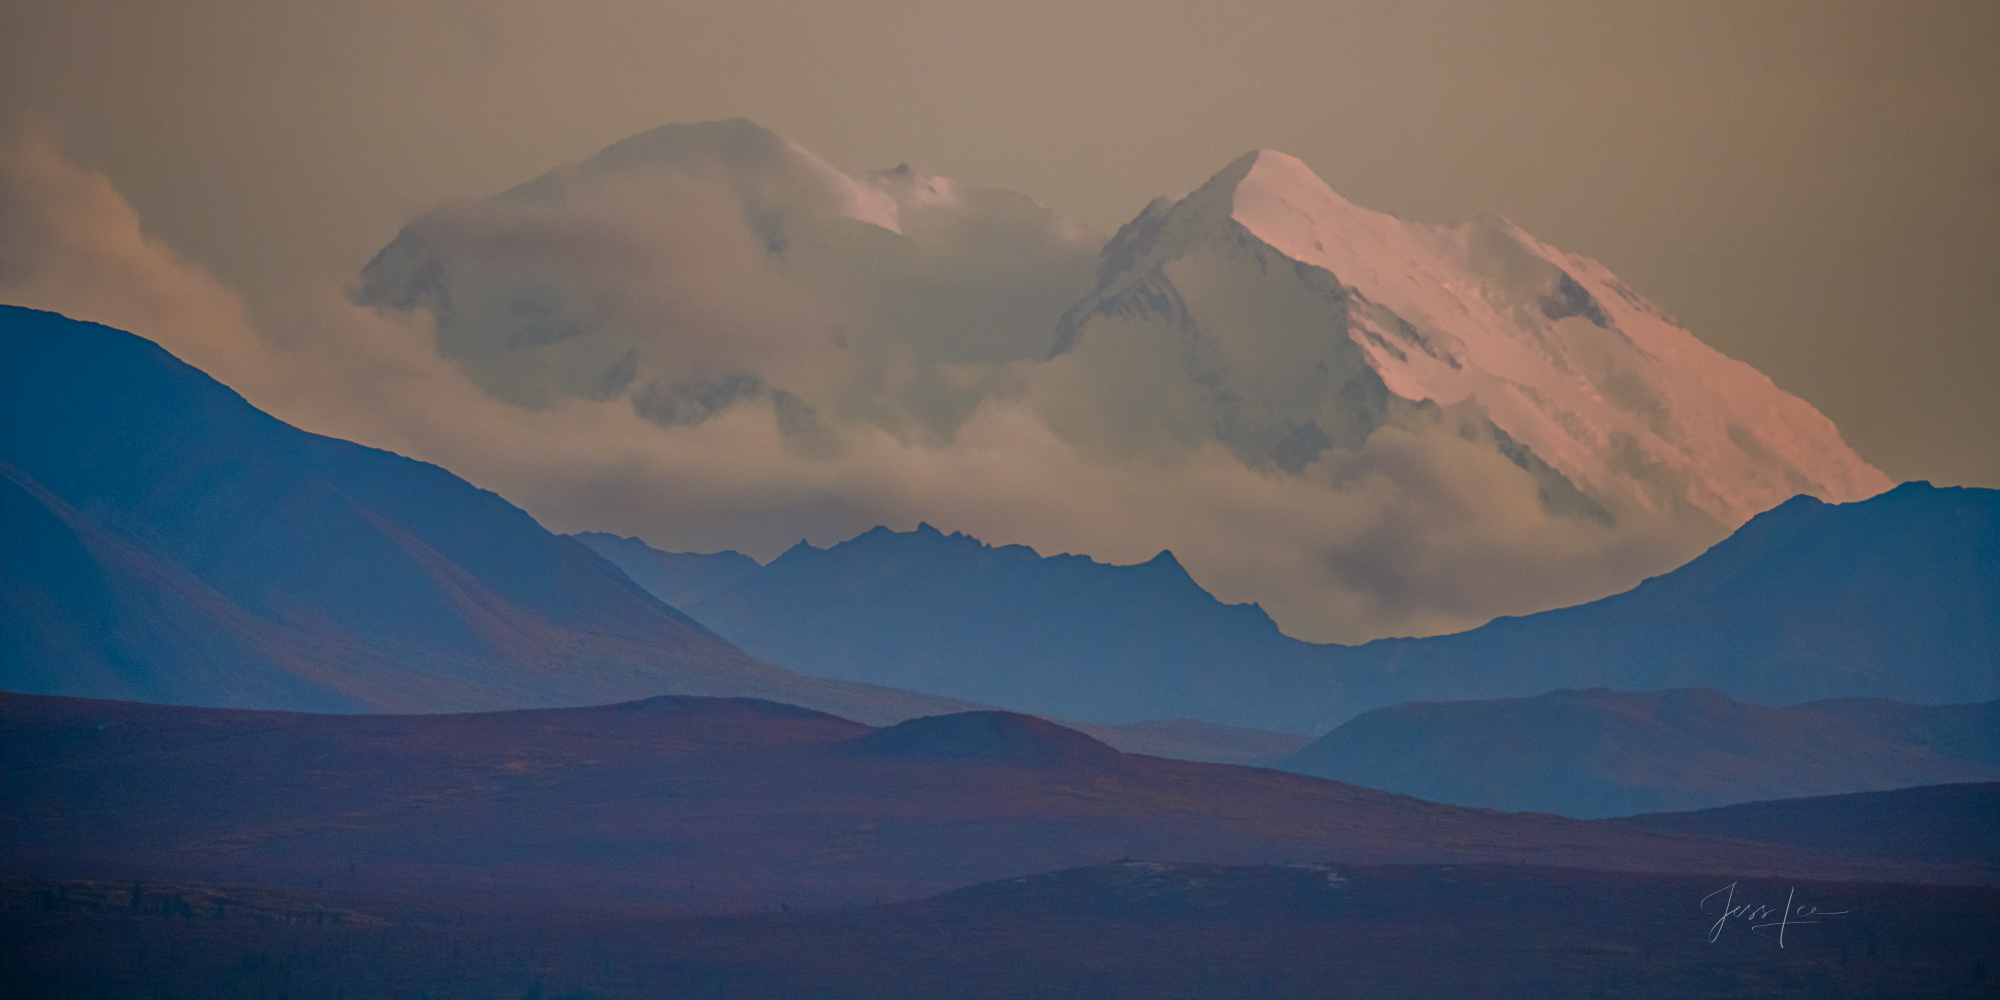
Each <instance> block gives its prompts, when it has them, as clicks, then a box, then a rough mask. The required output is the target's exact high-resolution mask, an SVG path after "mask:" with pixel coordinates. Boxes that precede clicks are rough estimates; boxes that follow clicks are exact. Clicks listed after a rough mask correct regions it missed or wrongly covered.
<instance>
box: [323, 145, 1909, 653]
mask: <svg viewBox="0 0 2000 1000" xmlns="http://www.w3.org/2000/svg"><path fill="white" fill-rule="evenodd" d="M356 298H357V300H358V301H359V302H361V303H363V304H368V305H374V306H377V307H385V308H393V309H418V308H422V309H425V310H427V311H428V312H429V313H430V314H431V315H432V316H434V317H435V320H436V338H437V344H438V348H439V350H440V352H441V353H442V354H443V355H444V356H445V357H447V358H450V359H452V360H454V361H456V362H457V363H458V364H459V365H461V366H462V367H463V369H464V371H465V372H466V373H467V375H468V376H469V377H470V378H471V379H472V380H473V381H474V382H475V383H476V384H478V385H479V386H480V387H481V388H482V389H483V390H484V391H486V392H487V393H488V394H490V395H491V396H493V397H495V398H497V399H501V400H506V401H509V402H512V403H516V404H519V405H520V406H522V407H524V408H526V409H530V410H536V409H543V408H548V407H552V406H556V405H558V404H563V403H565V402H575V401H584V403H585V404H597V405H603V404H608V405H609V406H611V407H613V408H618V409H624V408H629V411H628V412H626V413H623V414H620V416H621V417H624V418H627V420H628V423H627V425H626V427H627V429H626V430H625V431H622V432H619V437H618V439H617V440H616V441H615V442H611V441H599V440H596V439H593V441H592V442H591V443H588V444H583V445H580V446H579V448H578V450H579V451H580V452H581V451H593V450H598V448H599V445H603V447H604V448H605V449H608V450H609V451H610V452H620V451H623V452H626V453H629V454H636V453H639V452H642V451H643V452H645V453H646V454H648V455H650V456H653V458H651V459H649V461H655V460H656V461H659V462H664V463H667V464H668V465H669V466H670V467H671V474H670V475H667V476H663V477H660V478H657V479H655V480H653V484H654V485H652V486H651V487H649V488H644V489H642V488H639V487H636V486H633V485H630V484H627V485H615V482H617V481H619V478H618V477H619V476H620V475H622V473H620V472H618V471H617V469H615V468H613V469H607V470H604V471H601V472H600V473H597V475H598V476H599V478H601V479H602V480H603V481H604V483H605V486H604V488H602V489H595V488H594V489H592V490H589V491H580V492H579V493H578V494H577V495H578V497H580V499H577V500H575V501H574V503H576V504H577V505H579V509H577V510H558V509H553V508H551V507H548V506H541V505H537V504H536V503H534V502H532V501H526V500H525V499H524V502H528V503H529V505H530V506H531V507H534V508H535V509H536V513H537V514H538V516H549V517H553V518H554V519H556V520H559V521H561V522H563V523H565V524H567V525H569V526H573V527H578V528H601V529H616V530H617V532H618V533H619V534H621V535H643V536H644V537H646V539H647V540H648V541H649V542H651V543H653V544H656V545H659V546H661V547H663V548H671V549H689V548H704V549H713V548H738V549H742V550H744V551H746V552H749V553H751V554H752V555H754V556H756V557H758V558H760V559H768V558H771V557H775V556H776V555H777V554H778V553H779V552H781V551H783V549H784V547H785V546H786V545H789V544H790V543H791V542H792V541H795V540H796V539H798V538H799V537H800V536H801V535H811V536H812V537H813V538H814V539H815V540H816V541H819V542H822V543H825V542H832V541H837V540H839V539H841V538H846V537H852V536H853V535H855V534H858V533H860V532H862V531H866V530H867V529H869V528H871V527H874V526H876V525H882V524H888V525H894V526H899V527H902V526H909V525H913V524H914V523H915V522H916V521H918V520H920V519H921V520H928V521H931V522H933V523H938V524H941V525H944V526H945V527H947V528H949V529H953V530H965V531H968V532H971V533H974V534H977V535H979V536H981V537H985V538H991V539H994V540H995V541H1000V542H1011V543H1020V544H1027V545H1030V546H1033V547H1035V548H1036V549H1037V550H1038V551H1042V552H1077V553H1088V554H1090V555H1093V556H1096V557H1099V558H1102V559H1105V560H1107V561H1112V562H1133V561H1140V560H1143V559H1145V558H1147V557H1149V556H1150V555H1152V554H1153V553H1156V552H1159V551H1160V550H1162V549H1171V550H1173V551H1174V552H1175V553H1176V555H1177V556H1178V557H1179V558H1180V559H1181V560H1182V562H1183V565H1185V566H1186V568H1187V570H1188V571H1189V572H1190V573H1191V574H1193V576H1194V577H1195V579H1197V580H1198V581H1200V582H1201V583H1202V585H1203V586H1204V587H1207V588H1209V589H1210V590H1211V591H1213V592H1214V593H1215V594H1216V595H1217V596H1218V597H1220V598H1222V599H1224V600H1226V601H1230V602H1248V601H1256V602H1258V603H1260V604H1261V605H1262V606H1263V607H1264V608H1265V609H1266V610H1267V611H1269V612H1270V614H1271V615H1272V617H1273V618H1274V619H1275V620H1276V621H1277V622H1278V623H1279V624H1280V625H1281V626H1282V627H1283V628H1284V629H1285V630H1286V631H1287V632H1288V633H1289V634H1293V635H1296V636H1299V637H1302V638H1308V639H1313V640H1316V641H1339V642H1355V641H1362V640H1366V639H1371V638H1379V637H1385V636H1395V635H1428V634H1436V633H1440V632H1450V631H1457V630H1462V629H1466V628H1471V627H1474V626H1476V625H1478V624H1480V623H1482V622H1485V621H1487V620H1490V619H1491V618H1493V617H1495V616H1499V615H1519V614H1529V613H1533V612H1536V611H1541V610H1546V609H1548V608H1553V607H1560V606H1563V605H1568V604H1576V603H1580V602H1583V601H1588V600H1592V599H1595V598H1598V597H1602V596H1605V595H1607V594H1611V593H1615V592H1618V591H1620V590H1623V589H1626V588H1628V587H1630V586H1632V585H1634V584H1636V583H1637V582H1638V581H1639V580H1641V579H1643V578H1645V577H1647V576H1652V575H1656V574H1659V573H1662V572H1665V571H1666V570H1668V569H1671V568H1672V567H1674V566H1675V565H1677V564H1679V563H1680V562H1682V561H1684V560H1686V559H1688V558H1690V557H1692V556H1693V555H1695V554H1696V553H1698V552H1700V551H1701V550H1702V549H1703V548H1705V547H1706V546H1708V545H1710V544H1712V543H1714V542H1716V541H1718V540H1719V539H1721V538H1723V537H1724V536H1726V535H1727V534H1728V533H1729V531H1730V530H1731V529H1733V528H1735V527H1737V526H1738V525H1741V524H1742V523H1743V522H1744V521H1746V520H1747V519H1748V518H1750V517H1751V516H1752V515H1754V514H1756V513H1758V512H1759V511H1762V510H1767V509H1770V508H1771V507H1774V506H1776V505H1777V504H1779V503H1781V502H1782V501H1784V500H1785V499H1787V498H1789V497H1791V496H1793V495H1796V494H1800V493H1809V494H1812V495H1814V496H1817V497H1819V498H1821V499H1824V500H1828V501H1834V502H1845V501H1852V500H1858V499H1862V498H1865V497H1867V496H1871V495H1873V494H1875V493H1878V492H1881V491H1882V490H1884V489H1886V488H1887V487H1888V486H1889V485H1890V483H1889V481H1888V480H1887V478H1886V477H1884V476H1883V475H1882V474H1881V473H1880V472H1878V471H1876V470H1875V469H1874V468H1872V467H1871V466H1869V465H1868V464H1867V463H1866V462H1865V461H1863V460H1862V459H1861V458H1860V457H1859V456H1857V455H1856V454H1855V453H1854V452H1853V450H1852V449H1850V448H1849V447H1848V446H1847V445H1846V444H1845V443H1844V442H1843V441H1842V440H1841V437H1840V434H1839V432H1838V431H1837V430H1836V429H1835V428H1834V427H1833V425H1832V423H1831V422H1829V421H1828V420H1827V419H1826V418H1825V417H1823V416H1822V415H1820V414H1819V413H1818V412H1817V411H1816V410H1814V409H1813V408H1812V406H1811V405H1809V404H1807V403H1806V402H1804V401H1802V400H1800V399H1797V398H1795V397H1793V396H1791V395H1789V394H1787V393H1785V392H1784V391H1782V390H1780V389H1779V388H1777V387H1776V386H1775V385H1773V384H1772V383H1771V381H1770V380H1769V379H1767V378H1765V377H1764V376H1763V375H1761V374H1759V373H1758V372H1757V371H1755V370H1754V369H1752V368H1751V367H1749V366H1748V365H1745V364H1742V363H1740V362H1737V361H1733V360H1731V359H1729V358H1727V357H1724V356H1723V355H1722V354H1720V353H1718V352H1716V351H1714V350H1713V349H1711V348H1709V347H1707V346H1706V345H1704V344H1702V343H1701V342H1700V341H1699V340H1697V339H1696V338H1695V337H1694V336H1693V334H1691V333H1689V332H1688V331H1687V330H1685V329H1682V328H1681V327H1679V326H1678V325H1676V324H1675V323H1674V322H1673V321H1672V320H1671V319H1669V318H1668V317H1667V316H1665V315H1664V314H1663V313H1662V312H1661V311H1660V310H1658V309H1657V308H1655V307H1653V306H1651V305H1649V304H1648V303H1646V301H1645V300H1644V299H1642V298H1640V297H1639V296H1638V295H1637V294H1636V293H1635V292H1633V291H1632V290H1631V289H1629V288H1627V287H1626V286H1625V285H1624V284H1623V283H1621V282H1620V281H1619V280H1618V279H1617V278H1616V277H1614V276H1613V275H1612V274H1611V273H1610V272H1609V271H1607V270H1606V269H1605V268H1604V267H1603V266H1602V265H1599V264H1597V263H1596V262H1594V261H1591V260H1588V259H1585V258H1582V257H1578V256H1575V255H1571V254H1566V253H1563V252H1561V251H1558V250H1556V249H1554V248H1552V247H1549V246H1547V245H1545V244H1543V243H1541V242H1539V241H1537V240H1536V239H1534V238H1533V237H1532V236H1529V235H1528V234H1527V233H1525V232H1523V231H1522V230H1521V229H1520V228H1518V227H1517V226H1515V225H1514V224H1512V223H1511V222H1508V221H1507V220H1505V219H1501V218H1498V217H1494V216H1486V217H1481V218H1478V219H1475V220H1473V221H1471V222H1467V223H1464V224H1460V225H1455V226H1441V225H1427V224H1422V223H1414V222H1406V221H1403V220H1400V219H1396V218H1393V217H1391V216H1388V215H1384V214H1381V213H1377V212H1372V211H1368V210H1366V209H1362V208H1358V207H1356V206H1354V205H1352V204H1350V203H1348V202H1347V201H1345V200H1343V199H1342V198H1341V197H1340V196H1339V195H1337V194H1335V193H1334V192H1333V191H1332V190H1331V189H1330V188H1328V187H1327V185H1326V184H1325V183H1324V182H1322V181H1321V180H1320V179H1319V178H1318V177H1316V176H1314V175H1313V174H1312V172H1311V171H1310V170H1309V169H1307V167H1306V166H1305V165H1304V164H1303V163H1301V162H1300V161H1298V160H1296V159H1294V158H1292V157H1289V156H1286V155H1284V154H1281V153H1274V152H1270V151H1259V152H1254V153H1251V154H1249V155H1246V156H1244V157H1242V158H1240V159H1238V160H1237V161H1235V162H1234V163H1232V164H1230V165H1229V166H1228V167H1227V168H1226V169H1224V170H1223V171H1222V172H1221V173H1219V174H1217V175H1216V176H1215V177H1214V178H1212V179H1211V180H1209V181H1208V182H1207V183H1205V184H1203V185H1202V186H1201V187H1200V188H1199V189H1197V190H1196V191H1194V192H1193V193H1192V194H1190V195H1188V196H1186V197H1184V198H1181V199H1179V200H1177V201H1169V200H1166V199H1161V200H1157V201H1155V202H1154V203H1153V204H1151V205H1150V206H1148V207H1147V208H1146V209H1145V210H1144V211H1143V212H1141V213H1140V214H1139V216H1138V217H1137V218H1136V219H1134V220H1133V221H1132V222H1131V223H1129V224H1127V225H1126V226H1124V227H1123V228H1122V229H1121V230H1120V231H1119V232H1118V234H1117V235H1116V236H1115V237H1113V238H1112V239H1110V240H1109V241H1108V242H1104V241H1101V240H1099V239H1097V238H1094V237H1092V236H1091V235H1090V234H1088V233H1087V232H1085V231H1083V230H1082V229H1081V228H1079V227H1077V226H1075V225H1073V224H1070V223H1068V222H1066V221H1065V220H1063V219H1062V218H1060V217H1059V216H1057V215H1056V214H1055V213H1054V212H1052V211H1051V210H1049V209H1048V208H1046V207H1044V206H1042V205H1040V204H1038V203H1036V202H1035V201H1033V200H1032V199H1031V198H1029V197H1027V196H1025V195H1021V194H1017V193H1014V192H1009V191H1004V190H996V189H983V188H973V187H970V186H967V185H962V184H958V183H955V182H953V181H952V180H950V179H948V178H943V177H937V176H933V175H929V174H926V173H923V172H922V171H919V170H916V169H912V168H910V167H909V166H907V165H905V166H899V167H895V168H893V169H889V170H881V171H875V172H872V173H848V172H843V171H841V170H839V169H837V168H835V167H833V166H831V165H829V164H828V163H826V162H825V161H823V160H821V159H819V158H818V157H816V156H814V155H813V154H812V153H810V152H808V151H807V150H805V149H804V148H802V147H800V146H799V145H798V144H797V143H795V142H792V141H791V140H789V139H786V138H784V137H782V136H779V135H777V134H775V133H773V132H770V131H768V130H766V129H763V128H761V127H759V126H757V125H755V124H752V123H750V122H747V121H741V120H738V121H728V122H705V123H700V124H695V125H669V126H665V127H662V128H658V129H654V130H652V131H649V132H645V133H642V134H640V135H637V136H633V137H632V138H629V139H626V140H624V141H622V142H619V143H617V144H615V145H612V146H611V147H609V148H607V149H605V150H604V151H602V152H600V153H598V154H597V155H596V156H593V157H591V158H589V159H587V160H584V161H582V162H580V163H577V164H574V165H571V166H567V167H563V168H560V169H558V170H555V171H552V172H550V173H548V174H546V175H544V176H542V177H540V178H538V179H535V180H533V181H530V182H528V183H526V184H523V185H521V186H519V187H517V188H514V189H512V190H510V191H507V192H505V193H502V194H500V195H496V196H494V197H491V198H486V199H481V200H473V201H463V202H453V203H447V204H445V205H441V206H439V207H437V208H436V209H433V210H432V211H430V212H427V213H425V214H424V215H423V216H421V217H419V218H417V219H415V220H413V221H412V222H411V223H410V224H409V225H408V226H406V227H405V228H404V229H403V231H402V232H401V233H400V234H399V235H398V236H397V237H396V239H395V240H394V242H392V243H390V244H389V245H388V246H387V247H385V248H384V249H383V250H382V251H381V253H380V254H378V255H377V256H376V258H375V259H374V260H373V261H371V262H370V263H369V264H368V265H367V267H366V268H364V270H363V272H362V282H361V284H360V286H359V288H358V290H357V293H356ZM633 415H636V416H637V417H638V418H640V419H641V420H642V421H644V422H645V424H647V425H650V426H644V427H636V428H635V427H631V426H630V423H629V417H631V416H633ZM607 461H611V462H612V463H613V464H614V465H616V464H617V463H619V462H622V461H623V460H622V459H607ZM586 494H587V495H586ZM611 496H617V497H623V498H629V499H621V500H618V501H617V503H618V504H619V509H618V511H617V517H616V518H612V519H606V518H604V517H602V516H601V514H602V506H603V504H605V503H608V502H610V501H606V500H604V499H603V498H606V497H611ZM565 502H568V501H565ZM586 508H587V509H586ZM691 525H699V526H700V527H699V528H693V527H690V526H691Z"/></svg>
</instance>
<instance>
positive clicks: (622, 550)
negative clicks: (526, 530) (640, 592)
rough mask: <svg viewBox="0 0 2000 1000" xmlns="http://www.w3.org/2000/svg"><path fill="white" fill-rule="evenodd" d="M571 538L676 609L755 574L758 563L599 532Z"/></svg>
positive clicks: (732, 555)
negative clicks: (667, 549)
mask: <svg viewBox="0 0 2000 1000" xmlns="http://www.w3.org/2000/svg"><path fill="white" fill-rule="evenodd" d="M570 537H571V538H574V539H576V540H577V541H579V542H582V543H583V544H584V545H585V546H586V547H587V548H589V549H590V550H591V551H592V552H595V553H597V554H598V555H600V556H603V557H604V558H605V559H606V560H608V561H610V563H611V564H612V565H614V566H617V567H618V568H619V569H622V570H624V571H625V575H626V576H629V577H631V578H632V579H633V580H634V581H635V582H637V583H638V584H639V586H641V587H644V588H646V589H647V590H648V591H649V592H651V593H652V595H653V596H654V597H657V598H659V599H660V600H662V601H665V602H667V603H668V604H670V605H672V606H674V607H676V608H682V607H687V606H688V605H691V604H694V603H695V602H697V601H699V600H701V599H702V598H704V597H707V596H708V595H710V594H712V593H715V592H716V591H718V590H721V589H723V588H724V587H727V586H729V585H730V584H733V583H735V582H736V581H738V580H741V579H743V578H744V577H746V576H749V575H750V574H752V573H755V572H756V571H757V560H755V559H752V558H750V557H749V556H746V555H744V554H743V553H741V552H713V553H701V552H661V551H660V550H658V549H655V548H653V547H651V546H649V545H647V544H646V543H645V542H642V541H640V540H638V539H636V538H621V537H619V536H617V535H612V534H606V533H605V532H602V531H583V532H578V533H577V534H574V535H571V536H570Z"/></svg>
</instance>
